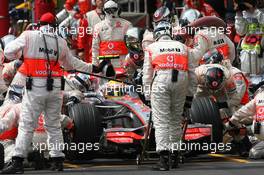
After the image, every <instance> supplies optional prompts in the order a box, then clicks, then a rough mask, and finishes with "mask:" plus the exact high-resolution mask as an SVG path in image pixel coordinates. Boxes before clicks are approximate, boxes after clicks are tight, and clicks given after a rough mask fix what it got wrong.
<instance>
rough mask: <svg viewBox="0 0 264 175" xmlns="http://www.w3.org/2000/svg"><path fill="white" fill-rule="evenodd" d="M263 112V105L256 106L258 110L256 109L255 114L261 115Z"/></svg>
mask: <svg viewBox="0 0 264 175" xmlns="http://www.w3.org/2000/svg"><path fill="white" fill-rule="evenodd" d="M263 113H264V107H260V108H258V110H257V114H258V115H261V114H263Z"/></svg>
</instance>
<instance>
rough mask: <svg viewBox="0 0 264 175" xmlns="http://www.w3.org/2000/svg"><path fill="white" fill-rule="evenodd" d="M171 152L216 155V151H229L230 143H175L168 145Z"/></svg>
mask: <svg viewBox="0 0 264 175" xmlns="http://www.w3.org/2000/svg"><path fill="white" fill-rule="evenodd" d="M170 148H171V150H172V152H174V151H206V152H211V153H216V152H217V151H230V150H231V148H232V147H231V143H207V142H204V143H198V142H197V143H195V142H190V143H189V142H187V143H185V142H182V141H180V142H177V143H172V144H171V145H170Z"/></svg>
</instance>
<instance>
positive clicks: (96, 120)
mask: <svg viewBox="0 0 264 175" xmlns="http://www.w3.org/2000/svg"><path fill="white" fill-rule="evenodd" d="M117 84H118V85H121V84H120V83H117V82H116V84H115V87H118V88H120V87H119V86H118V85H117ZM112 85H113V84H112ZM112 85H111V86H112ZM107 88H109V87H107ZM107 88H106V89H107ZM124 92H125V89H122V90H121V91H119V92H118V93H119V94H118V95H117V96H114V95H113V92H111V91H108V96H107V98H105V96H102V95H101V94H99V93H95V92H89V93H86V94H85V96H86V98H85V100H83V101H82V102H80V103H71V104H70V105H68V115H69V116H70V117H71V118H72V119H73V121H74V130H73V131H71V132H68V133H65V136H66V137H65V141H66V142H68V143H69V144H71V143H75V144H76V145H78V144H82V147H84V145H85V147H86V148H87V149H86V150H81V151H80V150H67V151H66V157H67V158H68V159H70V160H76V159H86V160H87V159H93V158H98V157H111V158H113V157H117V156H118V157H125V158H133V159H134V158H136V155H137V156H138V155H142V154H141V153H142V150H143V149H145V148H143V147H144V143H145V142H144V141H145V138H148V141H149V143H148V148H147V150H148V151H155V137H154V132H155V131H154V128H153V127H152V125H150V122H149V120H151V118H150V108H149V107H148V106H147V105H145V104H143V102H142V101H141V99H140V98H139V97H138V96H137V95H131V94H126V93H124ZM190 116H191V122H190V123H189V124H188V125H187V127H186V129H185V132H184V137H183V140H184V141H185V142H195V143H211V142H215V143H219V142H221V141H222V139H223V127H222V121H221V117H220V113H219V110H218V108H217V105H216V103H215V102H214V101H213V100H212V99H210V98H197V99H194V100H193V105H192V108H191V110H190ZM149 126H150V127H151V128H150V129H151V130H150V131H151V132H148V127H149Z"/></svg>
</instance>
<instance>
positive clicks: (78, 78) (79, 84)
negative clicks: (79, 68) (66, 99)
mask: <svg viewBox="0 0 264 175" xmlns="http://www.w3.org/2000/svg"><path fill="white" fill-rule="evenodd" d="M89 78H90V76H89V75H86V74H83V73H77V74H76V75H75V76H74V77H72V78H71V82H72V84H73V85H74V86H75V88H76V89H78V90H80V91H81V92H86V91H88V90H89V88H90V86H91V82H90V79H89Z"/></svg>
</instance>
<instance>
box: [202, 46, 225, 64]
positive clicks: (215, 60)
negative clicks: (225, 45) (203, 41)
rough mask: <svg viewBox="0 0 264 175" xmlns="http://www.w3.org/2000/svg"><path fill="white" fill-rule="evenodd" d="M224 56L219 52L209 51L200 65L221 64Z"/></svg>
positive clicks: (215, 50)
mask: <svg viewBox="0 0 264 175" xmlns="http://www.w3.org/2000/svg"><path fill="white" fill-rule="evenodd" d="M223 59H224V56H223V55H222V54H221V53H220V52H219V51H218V50H217V49H214V50H212V51H208V52H206V53H205V54H204V56H203V58H202V59H201V61H200V64H221V63H222V61H223Z"/></svg>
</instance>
